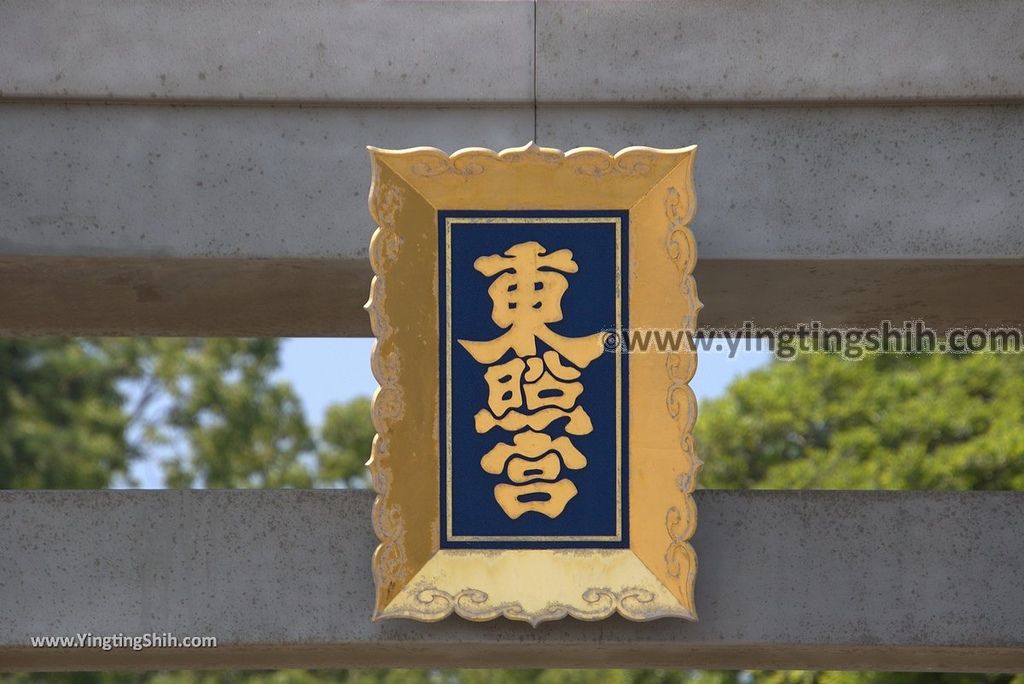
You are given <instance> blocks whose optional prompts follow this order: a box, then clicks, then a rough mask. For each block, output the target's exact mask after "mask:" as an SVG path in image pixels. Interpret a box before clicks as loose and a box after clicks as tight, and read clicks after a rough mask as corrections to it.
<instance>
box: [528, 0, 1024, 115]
mask: <svg viewBox="0 0 1024 684" xmlns="http://www.w3.org/2000/svg"><path fill="white" fill-rule="evenodd" d="M537 31H538V41H537V97H538V99H539V101H540V102H546V103H549V102H642V103H652V102H673V103H699V102H704V103H706V102H745V103H751V102H789V101H825V100H827V101H830V102H837V101H838V102H842V101H852V100H867V101H874V102H878V101H908V100H947V101H948V100H975V101H976V100H995V99H1003V98H1009V99H1020V98H1021V97H1022V96H1024V54H1022V52H1021V50H1022V44H1021V40H1020V36H1021V34H1022V33H1024V6H1022V5H1021V3H1019V2H1017V1H1016V0H982V1H980V2H970V3H964V2H958V1H957V0H940V1H938V2H935V1H931V0H902V1H901V2H888V3H879V2H870V1H867V0H855V1H853V2H842V1H839V0H825V1H819V0H762V1H759V2H745V1H743V0H724V1H722V0H696V1H688V2H678V1H676V0H654V1H650V2H621V0H579V1H571V2H570V1H565V0H540V2H539V4H538V8H537Z"/></svg>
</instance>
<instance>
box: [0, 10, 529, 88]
mask: <svg viewBox="0 0 1024 684" xmlns="http://www.w3.org/2000/svg"><path fill="white" fill-rule="evenodd" d="M533 12H534V9H533V3H532V2H526V1H525V0H509V1H506V2H476V1H472V0H458V1H452V0H441V1H436V2H415V1H407V0H389V1H388V2H378V1H376V0H259V1H258V2H246V1H244V0H228V1H227V2H203V1H202V0H170V1H165V0H138V1H134V2H128V1H124V0H6V1H5V2H3V3H0V64H3V65H4V68H3V69H2V70H0V95H2V96H3V97H7V98H56V99H66V98H84V99H107V98H111V99H115V100H118V99H120V100H153V99H156V100H177V101H182V100H186V101H187V100H261V101H270V102H276V101H300V100H301V101H306V102H376V103H388V102H412V103H417V102H418V103H423V102H446V103H458V102H528V101H530V100H531V99H532V97H533Z"/></svg>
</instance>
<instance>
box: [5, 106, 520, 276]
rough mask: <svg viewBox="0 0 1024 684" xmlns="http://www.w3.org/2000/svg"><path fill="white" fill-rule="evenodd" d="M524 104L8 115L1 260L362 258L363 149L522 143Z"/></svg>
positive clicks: (115, 109) (37, 110)
mask: <svg viewBox="0 0 1024 684" xmlns="http://www.w3.org/2000/svg"><path fill="white" fill-rule="evenodd" d="M532 137H533V111H532V109H530V108H506V109H496V108H494V109H470V108H464V109H459V108H447V109H445V108H331V107H317V108H298V107H254V108H249V107H169V106H104V105H96V106H89V105H72V106H67V107H63V106H61V107H54V106H45V105H23V104H14V105H6V106H0V206H3V207H4V211H3V212H2V213H0V255H14V254H21V255H37V256H118V257H125V256H129V257H137V256H166V257H172V256H173V257H246V258H278V259H287V258H334V257H348V258H360V259H365V257H366V250H367V247H368V245H369V240H370V235H371V233H372V231H373V221H372V219H371V218H370V214H369V212H368V210H367V207H366V198H367V194H368V192H369V183H370V158H369V154H368V153H367V151H366V146H367V145H379V146H383V147H414V146H417V145H434V146H440V147H447V148H458V147H462V146H467V145H469V144H470V143H472V144H479V145H487V146H493V147H499V148H502V147H510V146H514V145H522V144H524V143H526V142H527V141H529V140H530V139H531V138H532Z"/></svg>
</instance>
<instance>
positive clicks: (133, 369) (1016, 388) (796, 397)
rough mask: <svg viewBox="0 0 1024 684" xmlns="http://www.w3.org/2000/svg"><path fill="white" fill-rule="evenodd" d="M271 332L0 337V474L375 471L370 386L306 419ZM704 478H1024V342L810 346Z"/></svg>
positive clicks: (624, 682)
mask: <svg viewBox="0 0 1024 684" xmlns="http://www.w3.org/2000/svg"><path fill="white" fill-rule="evenodd" d="M278 356H279V345H278V342H277V341H276V340H269V339H217V340H214V339H209V340H199V339H142V340H138V339H133V340H69V339H32V340H18V339H13V340H0V487H2V488H36V487H51V488H59V487H90V488H96V487H105V486H109V485H110V484H111V483H114V482H118V481H127V478H128V476H129V472H130V466H131V464H132V463H133V462H134V461H135V460H137V459H139V458H142V457H144V456H147V455H148V456H150V457H155V458H158V459H160V460H161V461H162V462H163V466H164V470H165V473H166V478H167V483H168V484H169V485H170V486H174V487H202V486H207V487H310V486H363V485H365V484H366V478H365V469H364V468H363V466H362V464H363V462H364V461H365V460H366V458H367V455H368V453H369V449H370V443H371V440H372V436H373V432H374V430H373V427H372V424H371V423H370V410H369V400H368V399H366V398H360V399H357V400H354V401H352V402H349V403H346V404H341V405H336V406H332V407H331V408H330V409H329V410H328V412H327V414H326V415H325V416H324V418H323V421H322V427H321V429H320V430H319V431H317V430H313V429H311V428H310V427H309V425H308V424H307V422H306V419H305V417H304V415H303V412H302V407H301V404H300V402H299V400H298V398H297V396H296V395H295V393H294V391H293V390H292V388H291V387H290V386H289V385H288V384H287V383H283V382H278V381H275V380H274V372H275V371H276V369H277V367H278ZM700 413H701V415H700V420H698V422H697V426H696V437H697V441H698V445H699V453H700V456H701V458H702V459H703V460H704V462H705V466H704V471H703V474H702V476H701V482H702V485H703V486H707V487H719V488H790V489H800V488H854V489H901V488H913V489H1024V356H1018V355H969V356H947V355H927V356H895V355H874V356H866V357H864V358H862V359H861V360H858V361H848V360H844V359H842V358H840V357H838V356H826V355H806V354H805V355H802V356H800V357H798V358H797V359H796V360H794V361H788V362H775V363H773V364H771V365H769V366H767V367H765V368H763V369H761V370H758V371H755V372H754V373H752V374H750V375H749V376H747V377H745V378H741V379H740V380H738V381H737V382H735V383H734V384H733V385H732V386H731V387H730V388H729V390H728V391H727V392H726V394H725V395H724V396H722V397H721V398H718V399H715V400H712V401H709V402H705V403H704V404H702V406H701V409H700ZM0 681H2V682H6V683H8V684H14V683H22V682H24V683H29V682H32V683H36V684H38V682H61V683H64V684H122V683H124V684H127V683H128V682H134V681H146V682H149V683H151V684H215V683H217V684H220V683H227V684H329V683H342V682H344V683H345V684H399V683H401V684H406V683H409V684H484V683H485V682H486V683H494V684H683V683H687V684H1024V677H1022V676H1020V675H1017V676H1013V675H970V674H936V673H930V674H906V673H870V672H869V673H847V672H795V671H779V672H749V671H748V672H691V671H684V670H683V671H681V670H402V669H391V670H340V671H301V670H283V671H277V672H166V673H146V674H142V675H133V674H120V673H67V674H59V675H48V674H44V675H10V676H7V677H0Z"/></svg>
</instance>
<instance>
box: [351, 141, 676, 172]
mask: <svg viewBox="0 0 1024 684" xmlns="http://www.w3.org/2000/svg"><path fill="white" fill-rule="evenodd" d="M370 149H371V150H373V151H374V152H376V153H378V154H382V155H386V156H396V157H403V158H404V159H406V160H407V161H408V166H407V168H408V172H409V173H410V174H411V175H413V176H416V177H419V178H434V177H437V176H445V175H452V176H463V177H465V176H475V175H479V174H481V173H484V172H485V171H486V170H487V168H488V167H490V166H493V165H494V164H495V163H502V162H504V163H513V164H531V163H538V162H539V163H541V164H545V165H551V166H560V165H562V164H568V165H569V166H570V168H571V169H572V170H573V172H574V173H576V174H578V175H581V176H593V177H596V178H600V177H604V176H608V175H619V176H624V177H641V178H642V177H645V176H648V175H649V174H651V173H652V172H653V171H654V170H655V169H656V168H657V164H656V161H657V159H658V156H659V155H662V154H680V153H684V152H686V151H688V150H690V149H692V148H679V149H673V150H660V149H657V148H653V147H642V146H634V147H626V148H624V149H622V150H619V151H618V152H616V153H615V154H612V153H611V152H608V151H607V150H602V149H600V148H597V147H577V148H574V149H571V150H568V151H566V152H563V151H561V150H559V149H555V148H553V147H540V146H539V145H536V144H535V143H533V142H530V143H527V144H526V145H523V146H522V147H509V148H506V149H504V150H501V151H500V152H496V151H494V150H491V149H487V148H483V147H466V148H464V149H461V150H459V151H457V152H454V153H452V154H451V155H449V154H447V153H446V152H444V151H443V150H440V149H438V148H436V147H411V148H408V149H404V150H381V149H378V148H370Z"/></svg>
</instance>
